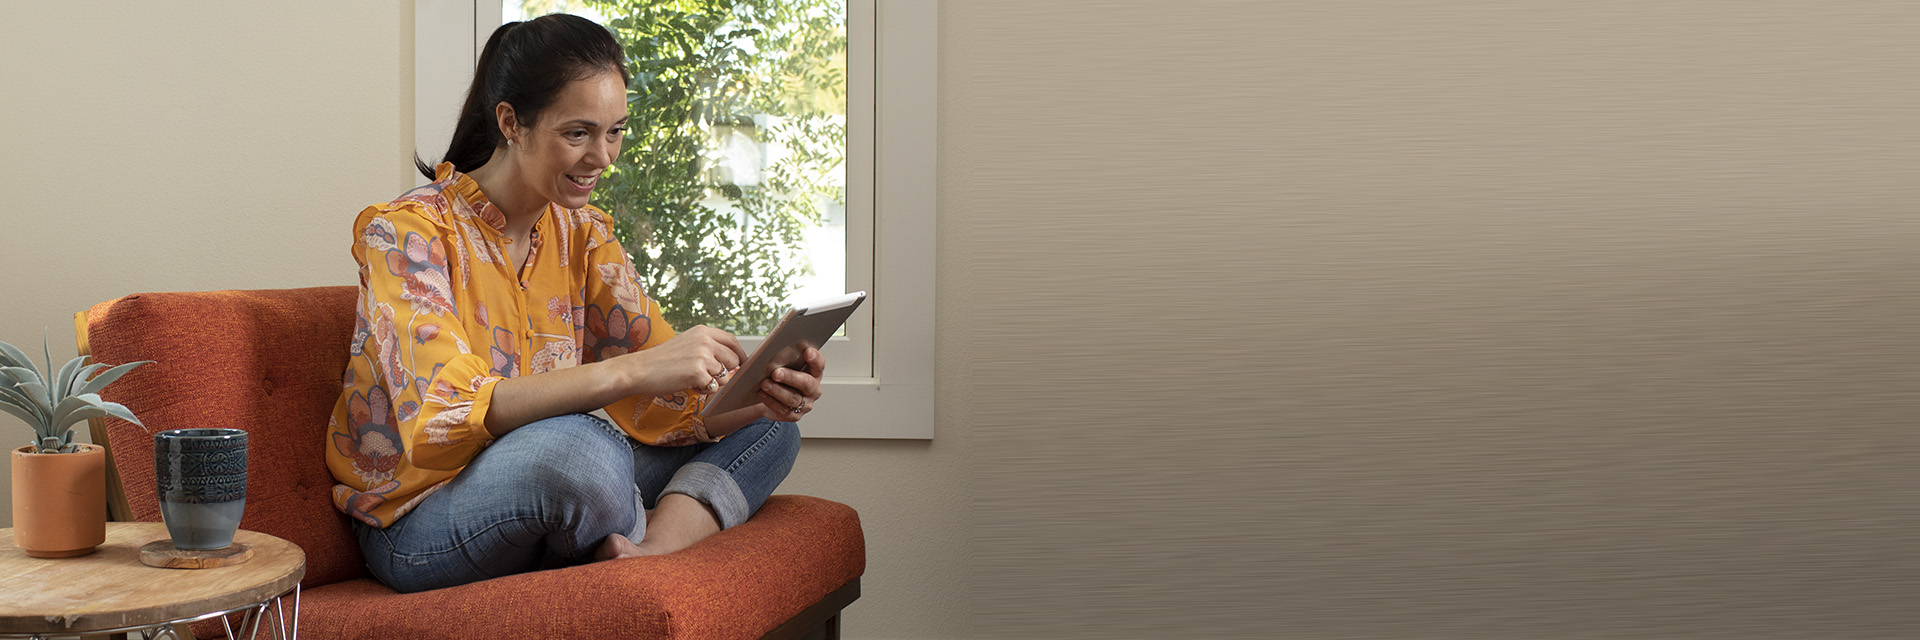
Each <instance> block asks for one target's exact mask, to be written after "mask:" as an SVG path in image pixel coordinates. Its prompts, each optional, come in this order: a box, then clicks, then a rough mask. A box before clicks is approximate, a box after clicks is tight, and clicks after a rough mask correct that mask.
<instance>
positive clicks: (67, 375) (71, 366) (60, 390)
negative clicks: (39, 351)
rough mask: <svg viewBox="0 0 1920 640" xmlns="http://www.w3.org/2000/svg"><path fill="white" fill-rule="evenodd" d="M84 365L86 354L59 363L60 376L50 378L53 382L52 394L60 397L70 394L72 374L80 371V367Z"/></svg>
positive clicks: (85, 363)
mask: <svg viewBox="0 0 1920 640" xmlns="http://www.w3.org/2000/svg"><path fill="white" fill-rule="evenodd" d="M86 365H87V356H80V357H78V358H74V359H72V360H68V361H67V363H66V364H64V365H61V367H60V376H59V377H56V378H54V379H53V380H52V382H54V383H55V384H54V387H53V392H54V395H56V396H59V397H62V398H64V397H67V396H68V395H71V394H72V391H73V376H74V374H76V373H79V372H80V368H81V367H84V366H86Z"/></svg>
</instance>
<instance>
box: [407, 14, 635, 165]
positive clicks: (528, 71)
mask: <svg viewBox="0 0 1920 640" xmlns="http://www.w3.org/2000/svg"><path fill="white" fill-rule="evenodd" d="M602 71H618V72H619V73H620V81H621V83H622V84H626V83H629V82H631V80H632V79H631V77H630V76H629V75H628V73H627V65H626V60H625V56H624V55H623V53H622V52H621V51H620V44H619V43H618V42H615V41H614V39H613V34H612V33H609V32H608V31H607V30H606V28H604V27H601V26H600V25H597V24H594V23H593V21H592V20H588V19H586V18H582V17H579V16H574V15H568V14H564V13H556V14H551V15H545V16H540V17H538V18H534V19H532V20H528V21H526V22H509V23H506V24H503V25H500V28H498V29H494V30H493V35H491V36H488V37H487V45H486V47H484V48H482V49H481V50H480V61H479V62H478V63H476V64H475V65H474V71H473V84H472V85H471V86H469V87H468V88H467V99H466V102H465V103H464V104H462V105H461V107H460V119H459V121H458V122H456V123H455V124H454V126H453V140H452V141H451V142H449V143H448V144H447V154H446V156H444V157H443V159H442V160H441V162H451V163H453V170H454V171H459V172H461V173H466V172H469V171H473V170H474V169H478V168H480V167H481V166H482V165H485V164H486V163H487V161H488V160H490V159H492V158H493V151H494V150H495V149H497V148H499V147H500V146H501V145H502V144H504V143H505V139H504V138H503V137H501V135H500V123H499V120H498V119H497V118H496V117H495V115H494V107H495V105H498V104H500V103H502V102H505V103H507V104H509V105H513V112H514V117H515V119H516V120H518V121H519V123H520V126H522V127H531V126H533V124H534V123H535V122H536V121H538V120H539V118H540V112H542V111H545V110H546V108H547V105H549V104H552V103H553V98H554V96H556V95H558V94H559V93H560V90H561V89H562V88H564V87H566V85H567V83H569V82H573V81H576V80H583V79H586V78H588V77H591V76H592V75H593V74H594V73H597V72H602ZM413 166H414V167H415V168H417V169H419V170H420V173H421V175H425V176H426V177H427V179H428V180H432V179H433V178H434V171H433V169H434V168H433V167H431V166H428V165H427V163H426V162H425V161H422V160H421V159H420V154H418V153H415V154H414V156H413Z"/></svg>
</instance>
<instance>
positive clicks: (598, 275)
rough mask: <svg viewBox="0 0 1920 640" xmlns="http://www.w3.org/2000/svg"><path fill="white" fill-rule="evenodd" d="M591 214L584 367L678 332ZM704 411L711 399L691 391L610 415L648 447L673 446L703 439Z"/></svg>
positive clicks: (616, 407) (621, 405) (634, 401)
mask: <svg viewBox="0 0 1920 640" xmlns="http://www.w3.org/2000/svg"><path fill="white" fill-rule="evenodd" d="M588 211H589V213H590V214H591V224H590V225H589V227H588V230H587V234H588V235H587V243H586V245H587V251H586V253H587V265H586V266H587V269H588V273H587V277H586V286H585V287H583V291H582V297H583V298H584V301H583V302H584V304H585V305H586V316H587V317H586V324H587V326H586V331H585V332H584V335H583V338H584V342H585V344H584V346H585V349H583V353H582V354H581V361H582V362H583V363H585V362H598V361H602V360H606V359H608V358H612V357H614V356H618V355H621V354H625V353H630V352H634V351H643V350H646V349H651V348H653V347H655V346H657V345H659V344H660V343H662V342H666V341H667V340H668V339H669V338H672V337H673V336H674V335H675V334H674V330H673V327H672V326H670V325H668V324H667V321H666V318H664V317H662V315H661V313H660V305H659V304H658V303H656V302H654V301H653V299H651V298H648V297H647V296H646V295H645V294H644V293H641V287H640V274H639V272H638V271H637V270H635V269H634V268H633V260H632V259H630V258H628V257H627V250H626V248H625V247H622V246H621V245H620V243H619V241H618V240H616V239H615V238H614V237H613V234H612V232H611V231H610V230H609V227H608V225H607V222H606V221H607V218H606V214H605V213H601V212H600V211H599V210H597V209H591V208H590V209H589V210H588ZM705 406H706V396H703V395H700V394H699V393H697V392H696V391H695V390H692V389H687V390H683V391H679V392H675V393H672V394H668V395H665V396H661V397H658V398H651V397H644V396H632V397H627V398H622V399H620V400H619V401H616V402H614V403H613V404H611V405H608V406H607V407H606V411H607V416H608V417H611V418H613V421H614V422H615V423H617V424H619V425H620V428H621V429H622V430H625V431H626V432H627V433H628V434H631V435H634V436H635V437H636V438H638V439H640V440H641V441H643V442H648V443H649V444H656V445H669V446H671V445H676V444H691V443H692V442H695V441H696V435H695V434H696V433H704V431H702V430H696V429H695V428H694V423H695V421H696V420H698V416H699V415H700V410H701V408H703V407H705ZM709 441H711V440H709Z"/></svg>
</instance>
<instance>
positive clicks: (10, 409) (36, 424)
mask: <svg viewBox="0 0 1920 640" xmlns="http://www.w3.org/2000/svg"><path fill="white" fill-rule="evenodd" d="M0 411H5V412H7V413H11V414H13V415H14V417H17V418H19V419H21V420H23V421H25V422H26V423H27V426H30V427H33V428H34V429H33V432H34V433H36V434H38V433H40V425H42V424H45V423H46V419H45V418H42V417H40V416H39V415H38V414H36V413H34V412H32V411H28V410H26V409H22V408H20V407H18V406H15V405H14V404H13V403H11V402H0Z"/></svg>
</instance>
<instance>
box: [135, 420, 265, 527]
mask: <svg viewBox="0 0 1920 640" xmlns="http://www.w3.org/2000/svg"><path fill="white" fill-rule="evenodd" d="M153 475H154V484H155V485H156V486H157V487H158V488H159V490H160V517H161V518H162V519H165V520H166V522H167V535H169V536H172V537H173V546H174V547H175V548H179V549H223V548H226V547H228V546H231V545H233V534H234V532H235V531H238V530H239V529H240V514H241V512H243V511H245V510H246V506H247V432H245V431H241V430H239V429H174V430H172V431H162V432H160V433H156V434H153Z"/></svg>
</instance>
